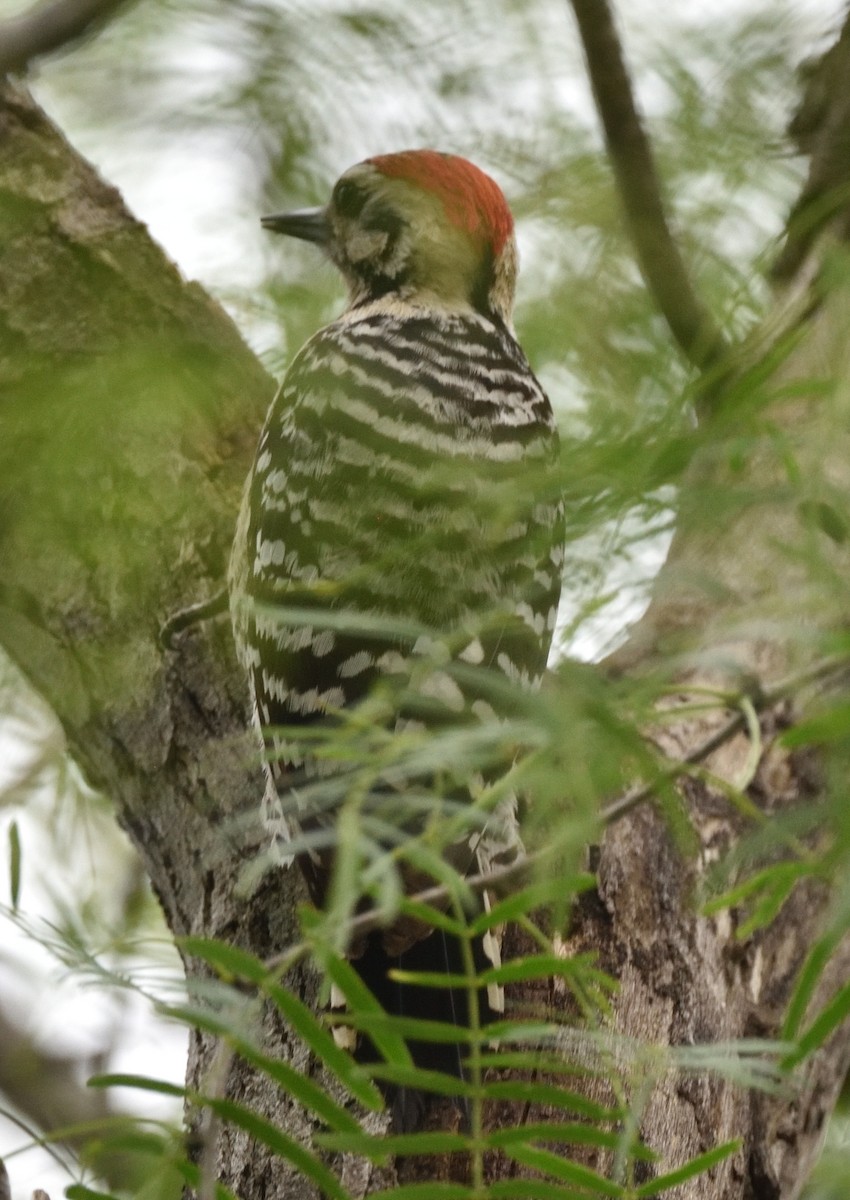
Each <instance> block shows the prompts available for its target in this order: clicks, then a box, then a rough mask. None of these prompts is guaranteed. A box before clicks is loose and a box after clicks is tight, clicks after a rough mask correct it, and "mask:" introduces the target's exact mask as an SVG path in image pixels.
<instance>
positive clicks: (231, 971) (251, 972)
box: [176, 937, 271, 987]
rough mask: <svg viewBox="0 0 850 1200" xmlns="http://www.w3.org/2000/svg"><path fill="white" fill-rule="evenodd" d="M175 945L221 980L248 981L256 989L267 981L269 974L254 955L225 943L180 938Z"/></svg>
mask: <svg viewBox="0 0 850 1200" xmlns="http://www.w3.org/2000/svg"><path fill="white" fill-rule="evenodd" d="M176 941H177V945H178V946H179V948H180V949H181V950H183V951H184V952H185V953H186V954H188V955H191V957H193V958H200V959H201V961H202V962H205V963H206V964H207V966H210V967H212V968H213V970H214V971H216V972H217V973H218V974H219V975H220V976H221V978H222V979H226V980H229V981H231V982H232V981H233V980H236V979H239V980H248V981H249V982H250V983H254V984H256V985H257V987H262V986H263V985H264V984H266V983H267V982H268V980H269V977H270V975H271V972H270V971H269V969H268V967H267V966H266V964H265V963H264V962H263V961H262V960H261V959H259V958H257V957H256V955H254V954H251V953H249V952H248V951H247V950H240V949H239V947H238V946H231V945H229V944H228V943H227V942H220V941H218V940H217V939H215V938H200V937H182V938H177V939H176Z"/></svg>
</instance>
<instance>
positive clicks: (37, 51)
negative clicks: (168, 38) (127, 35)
mask: <svg viewBox="0 0 850 1200" xmlns="http://www.w3.org/2000/svg"><path fill="white" fill-rule="evenodd" d="M126 3H127V0H51V2H48V3H42V4H36V5H34V6H33V7H32V8H31V9H29V10H28V11H27V12H25V13H23V14H22V15H21V16H19V17H13V18H12V20H11V21H5V22H4V23H3V24H0V75H7V74H8V73H9V72H11V71H23V70H24V69H25V68H26V67H28V66H29V65H30V64H31V63H32V62H33V61H34V60H35V59H37V58H41V57H42V56H43V55H45V54H50V53H52V52H53V51H54V50H59V49H61V47H63V46H67V45H68V43H69V42H73V41H76V40H77V38H80V37H83V36H84V35H85V34H91V33H93V32H94V31H95V30H96V29H97V28H98V27H99V26H100V25H102V24H104V23H105V22H106V21H107V20H108V19H109V18H110V17H111V16H112V14H113V12H115V11H116V10H117V9H118V8H120V7H121V6H122V5H123V4H126Z"/></svg>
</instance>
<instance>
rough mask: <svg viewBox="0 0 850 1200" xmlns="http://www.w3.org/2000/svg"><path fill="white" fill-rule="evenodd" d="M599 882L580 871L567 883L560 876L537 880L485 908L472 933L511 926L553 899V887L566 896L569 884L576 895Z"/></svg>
mask: <svg viewBox="0 0 850 1200" xmlns="http://www.w3.org/2000/svg"><path fill="white" fill-rule="evenodd" d="M538 869H539V868H538ZM595 885H596V876H595V875H588V874H584V873H581V874H576V875H575V876H574V877H573V878H572V879H570V880H568V881H567V883H566V885H565V883H564V880H563V879H562V878H559V877H545V878H542V879H538V880H535V882H534V883H532V884H529V885H528V886H527V887H525V888H523V889H522V890H520V891H515V892H511V894H510V895H509V896H505V898H504V899H500V900H499V902H498V903H497V904H494V905H492V907H491V908H490V909H489V910H488V909H485V910H484V911H483V912H481V913H479V914H478V916H477V917H476V918H475V920H474V921H471V922H470V924H469V932H470V933H472V934H480V933H484V931H485V930H487V929H492V928H493V927H494V926H496V925H508V924H510V922H511V921H515V920H516V919H517V917H521V916H526V915H527V914H528V913H530V912H531V911H532V910H533V909H535V908H540V907H541V905H543V904H546V903H548V902H549V901H550V900H551V899H552V892H553V889H557V892H558V895H559V896H561V897H563V893H564V890H565V887H566V888H567V889H569V890H570V892H571V893H572V894H573V895H579V894H581V893H582V892H585V891H588V890H589V889H590V888H592V887H595Z"/></svg>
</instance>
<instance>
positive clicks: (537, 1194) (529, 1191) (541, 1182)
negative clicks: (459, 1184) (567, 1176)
mask: <svg viewBox="0 0 850 1200" xmlns="http://www.w3.org/2000/svg"><path fill="white" fill-rule="evenodd" d="M489 1195H490V1196H491V1197H492V1198H493V1200H587V1193H586V1192H574V1191H573V1190H572V1188H565V1187H563V1186H562V1185H561V1184H560V1183H552V1182H551V1181H550V1180H548V1179H500V1180H499V1181H498V1183H493V1184H491V1185H490V1190H489Z"/></svg>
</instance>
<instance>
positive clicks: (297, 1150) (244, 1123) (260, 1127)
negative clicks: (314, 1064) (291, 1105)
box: [204, 1097, 350, 1200]
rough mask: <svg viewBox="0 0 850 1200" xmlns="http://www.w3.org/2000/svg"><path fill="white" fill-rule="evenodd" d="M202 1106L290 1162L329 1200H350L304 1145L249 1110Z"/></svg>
mask: <svg viewBox="0 0 850 1200" xmlns="http://www.w3.org/2000/svg"><path fill="white" fill-rule="evenodd" d="M204 1103H205V1104H206V1105H208V1106H209V1107H210V1108H211V1109H212V1110H213V1112H216V1113H218V1115H219V1116H220V1117H222V1118H223V1119H224V1120H226V1121H229V1122H230V1123H231V1124H232V1125H236V1126H237V1127H238V1128H239V1129H244V1130H245V1132H246V1133H249V1134H250V1135H251V1137H253V1138H255V1139H256V1140H257V1141H258V1142H260V1144H261V1145H263V1146H267V1147H268V1149H269V1150H271V1151H272V1153H273V1154H277V1155H279V1156H280V1157H281V1158H284V1159H286V1161H287V1162H291V1163H292V1165H293V1166H294V1167H295V1168H296V1169H297V1170H298V1171H300V1172H301V1174H302V1175H304V1176H305V1177H306V1178H307V1179H310V1180H312V1181H313V1183H315V1184H316V1186H317V1187H318V1188H319V1189H320V1191H321V1192H322V1193H323V1194H324V1195H325V1196H328V1197H329V1198H330V1200H350V1197H349V1195H348V1192H347V1191H346V1190H345V1188H344V1187H343V1186H342V1184H341V1183H340V1181H339V1180H338V1179H337V1177H336V1175H334V1174H333V1172H332V1171H329V1170H328V1168H327V1167H326V1166H325V1164H324V1163H323V1162H320V1160H319V1159H318V1158H316V1156H315V1155H314V1154H311V1153H310V1151H309V1150H308V1149H307V1148H306V1147H305V1146H302V1145H301V1144H300V1143H299V1142H296V1141H295V1139H294V1138H291V1137H290V1136H289V1134H286V1133H284V1132H283V1131H282V1130H281V1129H278V1127H277V1126H276V1125H273V1124H272V1123H271V1121H266V1120H265V1119H264V1118H263V1117H259V1116H257V1114H256V1113H254V1112H252V1111H251V1110H250V1109H249V1108H245V1107H244V1105H242V1104H237V1103H236V1102H235V1101H233V1100H226V1099H223V1098H212V1097H207V1098H206V1099H205V1100H204Z"/></svg>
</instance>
